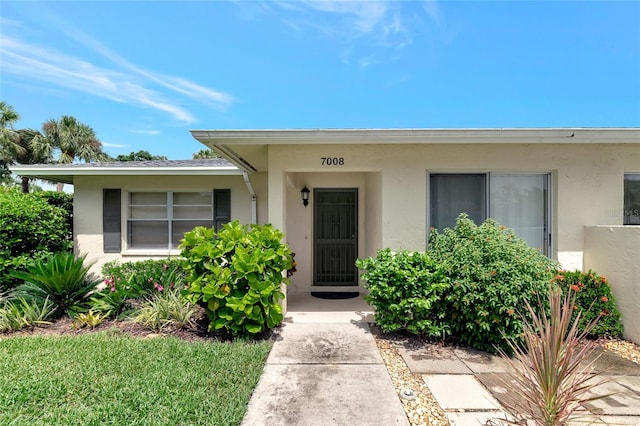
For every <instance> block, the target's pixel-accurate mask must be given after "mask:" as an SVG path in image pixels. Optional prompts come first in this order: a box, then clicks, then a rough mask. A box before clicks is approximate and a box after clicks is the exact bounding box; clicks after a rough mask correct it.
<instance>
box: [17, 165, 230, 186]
mask: <svg viewBox="0 0 640 426" xmlns="http://www.w3.org/2000/svg"><path fill="white" fill-rule="evenodd" d="M9 170H11V171H12V172H13V173H15V174H17V175H18V176H25V177H32V178H36V179H54V180H56V181H58V182H64V183H73V179H74V178H75V177H76V176H242V170H240V169H238V168H235V167H218V168H210V167H140V168H131V167H129V168H127V167H87V168H81V167H43V166H26V165H25V166H23V165H15V166H10V167H9Z"/></svg>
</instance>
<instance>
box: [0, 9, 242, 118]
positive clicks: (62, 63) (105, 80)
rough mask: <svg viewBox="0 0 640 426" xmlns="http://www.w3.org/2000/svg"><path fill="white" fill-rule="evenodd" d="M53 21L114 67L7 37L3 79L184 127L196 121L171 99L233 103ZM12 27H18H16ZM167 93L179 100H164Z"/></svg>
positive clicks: (2, 45)
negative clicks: (146, 112)
mask: <svg viewBox="0 0 640 426" xmlns="http://www.w3.org/2000/svg"><path fill="white" fill-rule="evenodd" d="M48 18H50V19H48V22H50V23H52V24H53V25H52V26H53V27H56V28H58V29H59V30H60V31H61V32H63V33H64V34H65V35H66V36H67V37H69V38H70V39H71V40H73V41H74V42H76V43H77V44H80V45H83V46H84V47H87V48H89V49H90V50H91V51H92V52H94V53H97V54H98V55H100V56H102V57H103V58H106V59H108V60H109V64H110V67H104V66H99V65H96V64H95V63H92V62H89V61H87V60H85V59H81V58H78V57H75V56H72V55H68V54H66V53H65V52H61V51H59V50H56V49H54V48H52V47H50V46H46V45H40V44H35V43H30V42H28V41H24V40H23V39H21V38H19V37H16V36H11V35H9V34H3V37H2V38H0V55H1V57H2V68H3V72H4V73H7V74H13V75H17V76H21V77H27V78H30V79H33V80H36V81H44V82H47V83H49V84H53V85H57V86H62V87H65V88H67V89H72V90H75V91H79V92H83V93H88V94H90V95H93V96H98V97H102V98H106V99H109V100H112V101H114V102H121V103H127V104H132V105H137V106H139V107H143V108H151V109H154V110H157V111H161V112H163V113H166V114H168V115H169V116H171V117H172V118H173V119H175V120H178V121H180V122H184V123H193V122H195V121H196V118H195V116H194V115H193V114H192V113H191V112H190V111H189V110H188V109H186V108H185V107H183V106H182V105H179V104H176V103H175V102H173V101H172V100H170V99H169V97H171V98H172V99H173V98H174V97H175V96H174V95H175V94H180V95H183V96H185V97H187V98H189V99H193V100H196V101H198V102H201V103H205V104H208V105H212V106H213V107H216V108H218V109H219V110H224V109H225V108H227V107H228V106H229V105H230V104H231V103H232V102H233V101H234V98H233V96H231V95H230V94H228V93H225V92H222V91H217V90H214V89H211V88H208V87H204V86H201V85H199V84H197V83H195V82H192V81H189V80H188V79H185V78H183V77H176V76H168V75H164V74H161V73H156V72H153V71H150V70H146V69H144V68H142V67H139V66H137V65H135V64H133V63H131V62H129V61H127V60H126V59H125V58H123V57H122V56H120V55H119V54H117V53H116V52H114V51H112V50H111V49H109V48H107V47H106V46H104V45H103V44H102V43H100V42H99V41H97V40H95V39H94V38H93V37H91V36H89V35H88V34H85V33H83V32H81V31H79V30H78V29H76V28H74V27H73V26H72V25H70V24H69V23H66V22H64V21H62V20H61V19H60V18H58V17H56V16H48ZM2 23H3V24H4V23H5V21H4V20H3V22H2ZM11 24H12V25H13V26H14V27H19V24H18V23H16V22H11ZM166 90H169V91H170V92H172V93H173V94H174V95H170V94H165V93H164V91H166Z"/></svg>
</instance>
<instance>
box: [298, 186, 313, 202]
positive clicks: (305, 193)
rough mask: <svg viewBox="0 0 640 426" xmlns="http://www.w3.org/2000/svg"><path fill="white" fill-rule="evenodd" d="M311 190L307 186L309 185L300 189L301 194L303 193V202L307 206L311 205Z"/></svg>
mask: <svg viewBox="0 0 640 426" xmlns="http://www.w3.org/2000/svg"><path fill="white" fill-rule="evenodd" d="M310 192H311V191H309V188H307V185H305V186H304V188H302V189H301V190H300V195H302V204H304V206H305V207H307V206H308V205H309V193H310Z"/></svg>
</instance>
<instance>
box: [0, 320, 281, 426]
mask: <svg viewBox="0 0 640 426" xmlns="http://www.w3.org/2000/svg"><path fill="white" fill-rule="evenodd" d="M270 349H271V342H258V343H249V342H241V341H236V342H232V343H228V342H226V343H224V342H186V341H183V340H180V339H177V338H153V339H139V338H133V337H128V336H126V335H124V334H122V333H121V332H119V331H118V330H107V331H105V332H100V333H91V334H85V335H80V336H68V337H67V336H62V337H57V336H46V337H45V336H43V337H36V336H29V337H10V338H6V337H1V336H0V424H2V425H106V424H109V425H219V426H220V425H237V424H239V423H240V422H241V421H242V418H243V416H244V414H245V410H246V406H247V403H248V401H249V398H250V396H251V392H252V391H253V389H254V387H255V386H256V384H257V383H258V379H259V378H260V375H261V374H262V369H263V366H264V363H265V361H266V357H267V355H268V353H269V350H270Z"/></svg>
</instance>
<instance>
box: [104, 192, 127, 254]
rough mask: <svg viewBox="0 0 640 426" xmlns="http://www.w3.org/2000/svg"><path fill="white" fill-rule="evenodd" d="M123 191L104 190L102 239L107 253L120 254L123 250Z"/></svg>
mask: <svg viewBox="0 0 640 426" xmlns="http://www.w3.org/2000/svg"><path fill="white" fill-rule="evenodd" d="M121 192H122V191H121V190H120V189H103V190H102V239H103V250H104V252H105V253H120V251H121V249H122V242H121V241H122V230H121V226H122V218H121V209H120V203H121Z"/></svg>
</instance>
